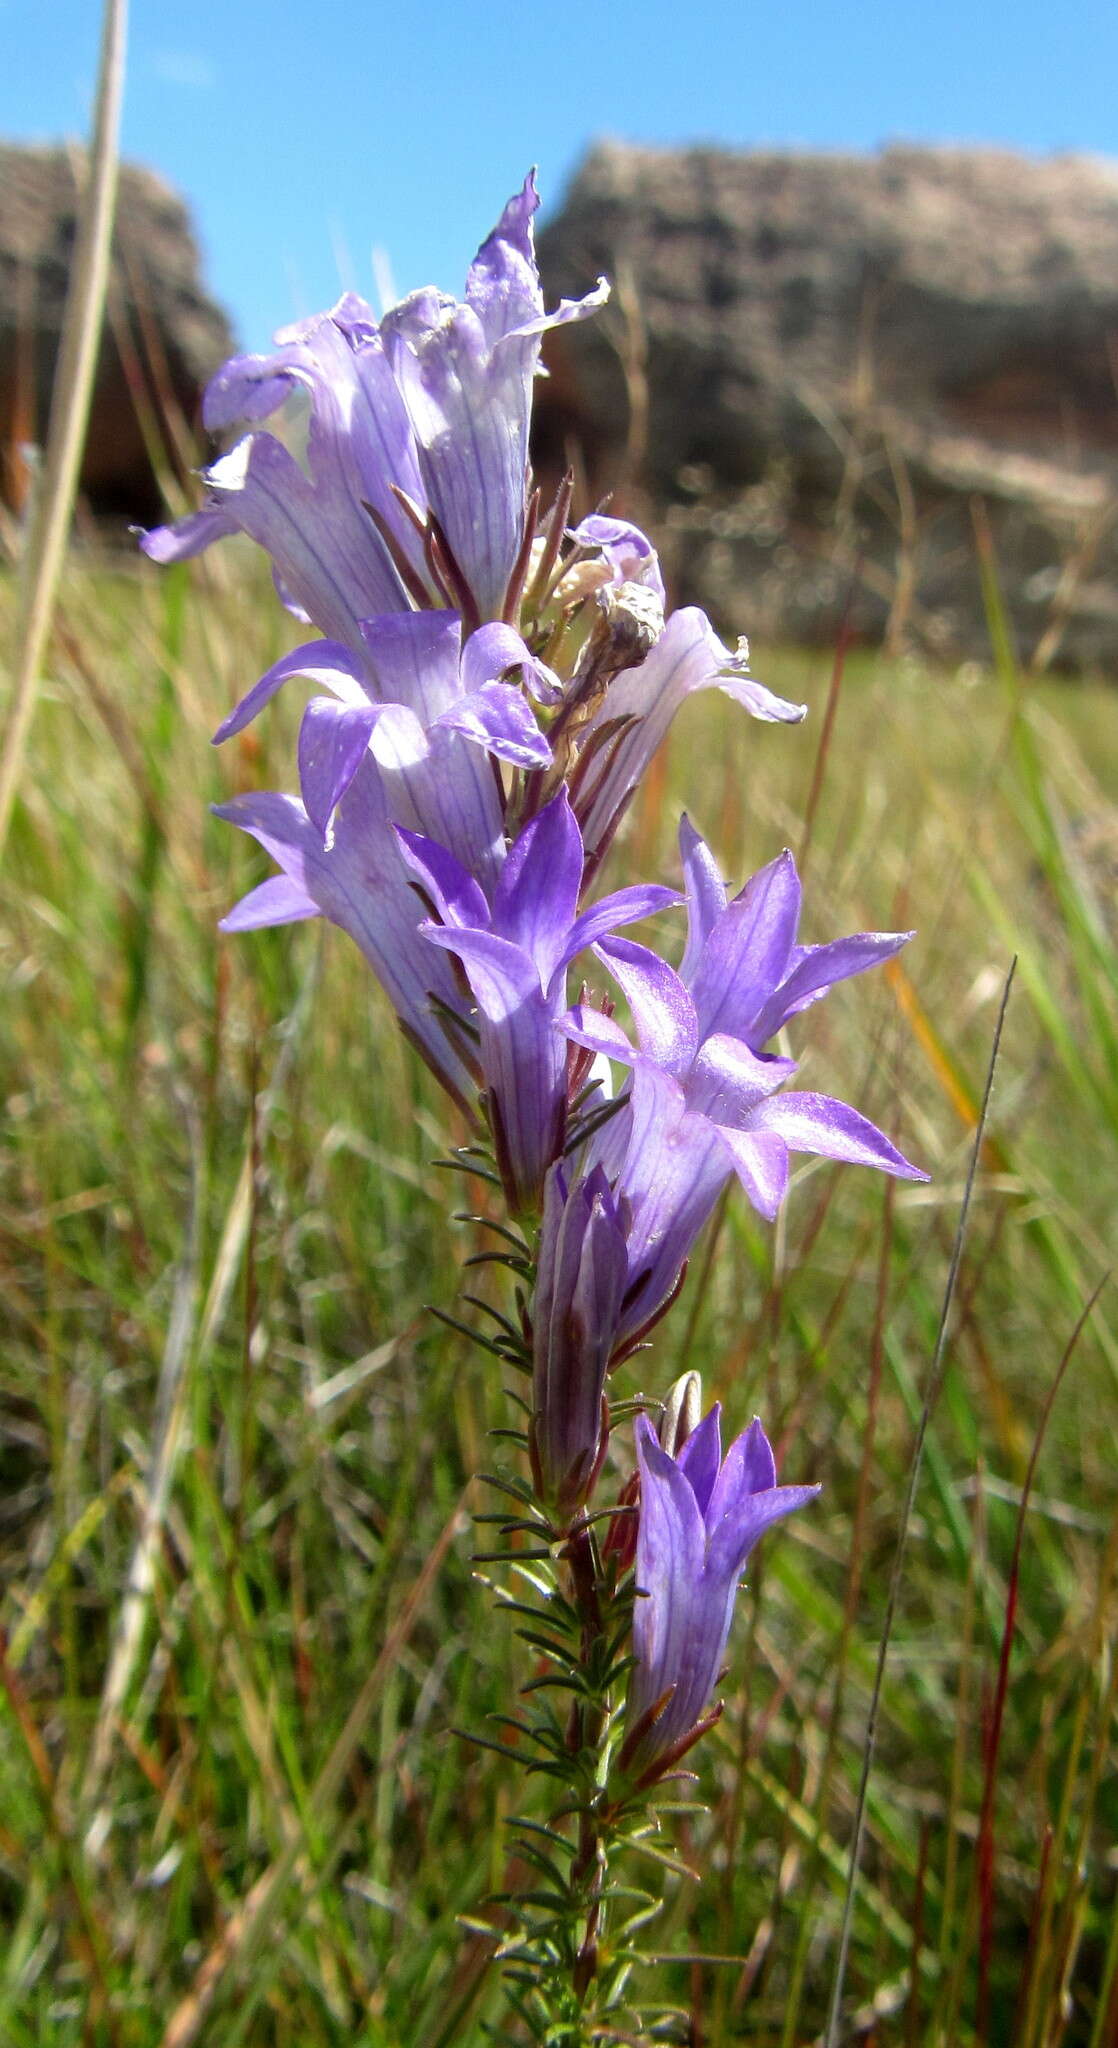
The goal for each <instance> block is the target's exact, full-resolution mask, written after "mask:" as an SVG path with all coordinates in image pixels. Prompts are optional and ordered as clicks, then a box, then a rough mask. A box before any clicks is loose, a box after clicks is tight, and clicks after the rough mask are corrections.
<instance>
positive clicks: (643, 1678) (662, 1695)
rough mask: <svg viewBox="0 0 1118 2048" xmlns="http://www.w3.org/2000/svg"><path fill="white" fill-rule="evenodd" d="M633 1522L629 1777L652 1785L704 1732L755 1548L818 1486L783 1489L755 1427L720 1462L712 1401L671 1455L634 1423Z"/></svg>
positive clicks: (625, 1750)
mask: <svg viewBox="0 0 1118 2048" xmlns="http://www.w3.org/2000/svg"><path fill="white" fill-rule="evenodd" d="M636 1437H637V1462H638V1466H639V1469H640V1519H639V1523H638V1529H637V1554H636V1583H637V1589H638V1593H637V1601H636V1606H635V1608H634V1612H633V1650H634V1655H635V1658H636V1662H635V1664H634V1666H633V1670H632V1673H631V1675H630V1679H629V1695H628V1700H627V1702H626V1713H625V1721H626V1729H627V1733H626V1738H625V1742H624V1745H623V1747H622V1751H621V1761H622V1765H623V1768H624V1769H625V1771H626V1772H627V1773H628V1775H629V1776H630V1777H632V1778H635V1779H643V1780H644V1781H645V1782H651V1781H653V1780H654V1779H655V1778H656V1777H657V1776H659V1775H660V1773H661V1772H663V1771H665V1770H668V1769H670V1768H671V1766H672V1765H673V1764H674V1763H676V1762H678V1760H679V1758H680V1757H681V1756H682V1755H683V1754H684V1753H685V1751H686V1750H687V1749H689V1748H690V1746H691V1743H692V1742H693V1741H694V1740H695V1739H696V1737H697V1736H698V1735H700V1734H701V1733H702V1732H703V1729H704V1727H708V1726H709V1725H710V1721H711V1719H713V1718H715V1717H714V1716H713V1715H712V1716H708V1717H707V1718H706V1719H704V1711H705V1709H706V1707H707V1704H708V1702H709V1700H710V1698H711V1695H712V1693H713V1692H714V1689H715V1686H716V1685H717V1683H718V1676H719V1672H720V1671H721V1668H722V1659H723V1656H724V1654H725V1650H726V1643H727V1640H728V1638H729V1634H730V1623H731V1620H732V1618H733V1609H734V1596H735V1594H736V1592H737V1589H738V1582H739V1580H740V1578H741V1574H742V1571H743V1569H744V1567H745V1563H746V1560H747V1558H748V1556H749V1553H750V1551H751V1550H752V1549H753V1547H754V1545H755V1543H757V1541H758V1539H759V1538H760V1537H761V1536H763V1535H764V1532H765V1530H766V1529H767V1528H769V1527H770V1525H771V1524H772V1523H773V1522H776V1521H778V1520H779V1519H780V1518H781V1517H782V1516H783V1515H789V1514H792V1513H793V1512H794V1510H795V1509H796V1508H801V1507H803V1506H805V1505H806V1503H807V1502H808V1501H809V1500H812V1499H814V1497H815V1495H816V1494H817V1493H818V1492H819V1488H818V1487H817V1486H778V1485H777V1478H776V1464H775V1461H774V1458H773V1454H772V1447H771V1445H770V1444H769V1440H768V1438H767V1437H766V1435H765V1432H764V1430H763V1429H762V1427H761V1424H760V1422H759V1421H757V1420H756V1419H755V1420H754V1421H753V1422H752V1423H751V1424H750V1426H749V1428H748V1429H747V1430H746V1431H745V1432H744V1433H743V1434H742V1435H741V1436H739V1437H737V1438H736V1439H735V1441H734V1442H733V1443H732V1444H731V1445H730V1448H729V1450H728V1451H727V1452H726V1455H725V1457H724V1458H723V1456H722V1444H721V1410H720V1408H719V1407H718V1405H717V1403H716V1404H715V1406H714V1407H713V1408H712V1409H711V1410H710V1412H709V1414H708V1415H706V1416H705V1417H704V1418H703V1420H702V1422H700V1423H699V1425H698V1428H697V1429H695V1430H694V1431H693V1432H692V1433H691V1435H690V1436H688V1438H687V1440H686V1442H685V1443H684V1445H683V1448H682V1449H681V1450H680V1451H679V1453H678V1455H677V1456H675V1457H673V1456H672V1455H671V1454H670V1453H669V1452H668V1451H667V1450H665V1449H663V1448H662V1446H661V1444H660V1443H659V1442H658V1440H657V1436H656V1432H655V1430H654V1429H653V1427H652V1424H651V1422H650V1421H649V1419H648V1417H647V1416H646V1415H641V1416H639V1417H638V1418H637V1425H636Z"/></svg>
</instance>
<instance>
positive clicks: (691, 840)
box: [679, 812, 726, 987]
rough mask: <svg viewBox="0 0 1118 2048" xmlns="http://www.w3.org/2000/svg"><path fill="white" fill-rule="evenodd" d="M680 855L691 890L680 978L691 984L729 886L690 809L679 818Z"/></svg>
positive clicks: (723, 906)
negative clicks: (695, 825)
mask: <svg viewBox="0 0 1118 2048" xmlns="http://www.w3.org/2000/svg"><path fill="white" fill-rule="evenodd" d="M679 857H680V860H681V862H682V863H683V886H684V889H685V890H686V893H687V950H686V952H685V953H684V955H683V960H682V963H681V965H680V970H679V978H680V980H681V981H684V982H686V983H687V985H688V987H690V985H691V982H692V980H693V979H694V974H695V969H696V967H697V966H698V964H699V958H700V956H701V954H702V950H703V947H704V946H705V945H706V942H707V940H708V938H709V937H710V934H711V932H712V931H713V929H714V927H715V925H716V924H717V922H718V919H719V918H720V917H721V915H722V912H723V911H724V910H725V908H726V885H725V883H724V882H723V880H722V877H721V875H720V874H719V872H718V866H717V863H716V861H715V858H714V855H713V854H712V852H711V850H710V848H709V846H708V845H707V843H706V840H705V839H702V838H700V836H699V834H698V833H697V832H696V830H695V827H694V826H693V824H692V823H691V820H690V818H689V817H688V816H687V814H686V812H685V813H684V815H683V817H682V818H681V819H680V821H679Z"/></svg>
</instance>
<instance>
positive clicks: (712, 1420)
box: [676, 1401, 722, 1517]
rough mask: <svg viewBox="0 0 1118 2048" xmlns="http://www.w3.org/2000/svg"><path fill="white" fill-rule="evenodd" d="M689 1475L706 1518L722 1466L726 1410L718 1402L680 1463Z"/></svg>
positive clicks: (687, 1445) (692, 1436) (693, 1435)
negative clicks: (708, 1505)
mask: <svg viewBox="0 0 1118 2048" xmlns="http://www.w3.org/2000/svg"><path fill="white" fill-rule="evenodd" d="M676 1463H677V1464H678V1466H679V1469H680V1471H681V1472H684V1473H686V1475H687V1478H688V1480H689V1482H690V1485H691V1490H692V1492H693V1493H694V1496H695V1500H696V1503H697V1506H698V1509H699V1513H700V1514H701V1515H703V1516H704V1517H705V1515H706V1511H707V1502H708V1501H709V1499H710V1496H711V1494H712V1492H713V1491H714V1482H715V1480H716V1479H717V1477H718V1472H719V1467H720V1466H721V1463H722V1407H721V1403H720V1402H718V1401H716V1402H715V1404H714V1406H713V1408H711V1409H710V1410H708V1412H707V1414H706V1415H704V1416H703V1419H702V1421H701V1422H699V1423H697V1424H696V1426H695V1428H694V1429H693V1430H692V1432H691V1434H690V1436H689V1437H688V1439H687V1442H686V1443H685V1444H684V1446H683V1449H682V1450H681V1451H680V1453H679V1456H678V1458H677V1460H676Z"/></svg>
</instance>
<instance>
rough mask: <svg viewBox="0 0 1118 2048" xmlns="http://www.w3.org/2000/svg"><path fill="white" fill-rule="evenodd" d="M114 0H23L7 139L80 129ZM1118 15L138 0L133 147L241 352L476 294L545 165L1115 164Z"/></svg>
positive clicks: (722, 3) (967, 7)
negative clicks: (663, 149) (487, 245)
mask: <svg viewBox="0 0 1118 2048" xmlns="http://www.w3.org/2000/svg"><path fill="white" fill-rule="evenodd" d="M99 14H100V8H99V5H98V4H97V0H0V48H2V50H3V53H4V62H3V65H2V66H0V135H3V136H6V137H9V138H28V139H36V140H47V139H51V138H57V137H62V136H75V135H82V134H84V133H85V132H86V129H87V124H88V113H89V102H90V95H91V90H92V83H93V77H94V72H95V66H96V46H97V38H98V19H99ZM1116 86H1118V8H1115V7H1114V6H1113V5H1109V4H1108V5H1102V4H1093V0H1092V4H1089V5H1088V4H1084V0H1078V4H1076V0H1071V4H1069V5H1068V6H1066V7H1065V8H1063V9H1062V10H1058V9H1056V8H1054V7H1053V6H1052V5H1051V0H1049V4H1047V5H1043V6H1042V5H1041V4H1039V0H1015V4H1011V0H968V4H963V0H940V4H939V5H938V6H936V7H934V8H933V7H930V6H929V5H928V4H927V0H920V4H910V0H861V4H860V5H857V6H852V5H851V4H850V0H780V4H779V5H774V4H771V0H770V4H768V5H764V6H762V5H757V4H754V0H736V4H726V0H604V4H601V0H599V4H595V5H588V4H585V0H556V4H554V5H553V6H552V7H550V8H528V7H526V6H524V5H519V6H513V5H511V4H510V0H490V4H487V5H484V6H481V7H474V8H472V9H470V8H467V7H464V6H462V5H460V4H459V5H456V6H451V5H449V4H447V0H427V4H426V5H425V6H423V7H422V8H420V7H415V6H406V5H401V4H399V0H397V4H396V5H394V6H390V5H387V4H385V0H348V4H347V0H300V4H298V5H297V4H296V0H191V4H190V5H189V6H181V5H179V6H171V5H169V4H168V0H133V6H132V20H131V33H130V55H129V76H128V88H127V103H126V112H125V123H124V146H125V151H126V153H127V154H128V155H129V156H132V157H134V158H138V159H140V160H142V161H145V162H147V163H150V164H152V165H153V166H155V167H156V168H157V169H158V170H160V171H161V172H162V173H163V174H164V175H165V176H166V177H167V178H169V179H170V180H171V182H172V183H173V184H175V185H177V186H178V187H179V188H180V190H181V191H182V192H183V193H184V194H185V195H186V197H187V198H188V200H189V201H190V204H191V206H192V208H193V210H194V215H195V219H196V222H197V225H198V229H199V232H200V235H201V238H202V242H203V247H204V250H205V257H206V271H207V276H208V280H209V282H210V285H211V288H212V289H213V290H214V291H215V293H216V294H217V296H218V297H219V298H220V299H222V301H223V302H224V304H225V305H226V306H227V308H228V310H229V312H230V314H231V315H232V317H233V320H234V323H235V325H236V327H237V329H238V330H239V333H240V336H241V338H242V340H243V342H244V343H245V344H246V345H248V346H251V347H261V346H263V345H264V344H265V343H266V341H267V338H268V335H269V333H270V331H271V329H272V328H273V327H275V326H277V325H279V324H280V323H281V322H283V321H285V320H289V319H291V318H292V317H294V315H295V314H297V313H300V312H309V311H313V310H316V309H317V308H318V307H320V306H324V305H327V304H329V303H330V302H331V301H332V300H333V299H334V298H335V297H336V296H337V293H338V290H339V289H340V287H341V285H342V284H355V285H356V286H357V288H358V289H360V290H363V291H365V292H366V293H367V294H368V295H369V296H370V297H373V298H375V297H376V292H375V289H374V285H373V259H372V251H373V249H374V248H379V249H380V250H382V251H383V252H384V255H385V257H386V259H387V263H388V266H389V274H390V276H391V279H392V281H393V283H394V284H395V286H396V288H397V290H398V291H404V290H407V289H410V288H412V287H413V286H415V285H417V284H422V283H429V282H430V283H437V284H440V285H442V286H444V287H446V288H448V289H449V288H455V287H457V286H459V285H460V283H461V279H462V275H463V272H464V269H465V265H466V263H467V261H468V259H469V257H470V255H471V254H472V252H473V249H474V247H475V246H476V244H477V242H478V241H479V240H480V239H481V236H482V235H483V234H484V232H485V231H486V230H487V228H488V227H489V226H490V225H491V223H492V221H493V219H494V218H495V217H496V214H497V213H498V212H499V210H500V207H501V204H502V203H503V201H504V199H505V198H506V196H507V195H508V193H509V192H510V191H511V190H512V189H513V188H514V187H515V186H516V185H518V184H519V183H520V180H521V178H522V177H523V174H524V171H525V170H526V168H527V167H528V165H529V164H530V163H532V162H538V164H539V166H540V187H541V191H542V193H543V196H544V204H545V210H546V207H547V204H548V202H549V201H550V202H551V203H554V202H555V201H556V200H557V199H558V197H559V195H560V193H561V190H562V186H563V182H564V180H565V179H566V178H567V177H568V176H569V174H570V172H571V171H572V170H573V168H574V166H575V164H576V163H577V161H578V159H579V157H580V156H581V154H582V153H583V151H584V150H585V149H586V147H587V145H588V144H589V143H590V142H591V141H592V140H593V139H594V138H595V137H597V136H600V135H606V134H611V135H615V136H620V137H624V138H626V139H631V140H635V141H641V142H648V143H674V142H691V141H715V142H723V143H727V144H732V145H737V146H741V147H747V146H766V145H767V146H778V147H785V146H787V147H793V146H795V147H815V148H826V149H832V148H844V147H845V148H857V149H868V148H874V147H876V146H877V145H879V144H880V143H882V142H885V141H888V140H891V139H904V140H909V141H930V142H934V141H965V142H992V143H1002V144H1007V145H1011V146H1014V147H1018V148H1021V149H1025V150H1028V151H1031V152H1043V151H1047V150H1054V149H1074V150H1088V151H1093V152H1095V153H1098V154H1102V155H1107V156H1112V157H1114V158H1118V92H1116Z"/></svg>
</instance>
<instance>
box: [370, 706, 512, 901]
mask: <svg viewBox="0 0 1118 2048" xmlns="http://www.w3.org/2000/svg"><path fill="white" fill-rule="evenodd" d="M370 744H371V747H372V752H373V754H374V756H375V758H376V760H377V762H378V764H379V767H380V771H381V776H382V780H383V783H384V789H385V795H386V801H387V803H388V806H389V809H390V812H391V816H392V822H393V824H396V825H404V826H407V827H408V828H409V829H410V830H412V831H418V832H421V833H423V834H424V836H425V837H426V838H429V839H434V840H435V841H437V843H438V845H440V846H445V847H447V848H449V850H450V852H451V853H453V854H454V856H455V858H456V859H457V860H459V861H461V863H462V865H463V867H465V868H467V869H468V870H469V872H470V873H471V874H472V875H474V876H475V877H476V878H477V879H478V880H479V881H480V882H481V883H482V885H483V886H484V887H486V888H488V887H490V886H492V885H493V884H494V883H495V881H496V876H497V871H498V866H499V862H500V859H501V858H502V857H503V850H504V839H503V822H504V821H503V816H502V807H501V798H500V793H499V791H498V789H497V784H496V781H495V778H494V775H493V770H492V766H491V764H490V762H489V761H487V760H486V759H485V756H484V755H483V754H481V753H480V752H479V751H478V749H477V747H476V746H473V745H472V744H471V742H470V741H469V740H465V739H463V738H462V736H461V734H460V733H455V732H446V731H443V730H440V728H439V727H438V726H434V727H432V729H431V732H430V735H428V734H427V733H426V732H424V729H423V726H422V725H421V723H420V721H419V719H418V718H417V717H416V715H415V713H414V711H410V710H409V709H408V708H407V706H406V705H404V704H386V705H384V706H383V707H382V715H381V717H380V718H379V719H378V721H377V725H376V728H375V730H374V733H373V737H372V741H371V743H370Z"/></svg>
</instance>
